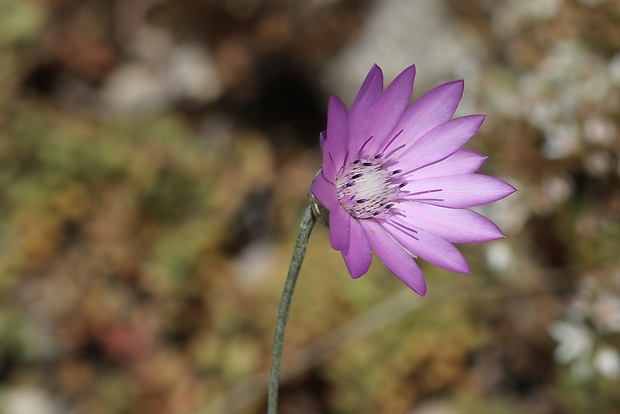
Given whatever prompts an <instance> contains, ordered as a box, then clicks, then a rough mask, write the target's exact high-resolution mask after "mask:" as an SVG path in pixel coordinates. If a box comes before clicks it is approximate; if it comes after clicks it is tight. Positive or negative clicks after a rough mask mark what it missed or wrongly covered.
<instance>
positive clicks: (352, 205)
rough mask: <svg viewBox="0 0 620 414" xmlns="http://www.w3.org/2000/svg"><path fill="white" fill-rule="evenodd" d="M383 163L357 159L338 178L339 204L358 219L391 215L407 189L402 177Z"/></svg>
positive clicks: (343, 169) (344, 168)
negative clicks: (401, 192) (400, 193)
mask: <svg viewBox="0 0 620 414" xmlns="http://www.w3.org/2000/svg"><path fill="white" fill-rule="evenodd" d="M400 172H401V170H393V171H391V170H390V169H388V168H387V167H386V164H385V163H383V162H381V161H380V160H379V161H378V160H376V159H375V160H366V159H357V160H355V161H353V162H352V163H350V164H348V165H345V166H344V167H343V168H342V169H341V170H340V172H339V173H338V176H337V177H336V189H337V193H338V201H339V202H340V205H341V206H342V208H344V209H345V211H346V212H347V213H349V214H350V215H351V216H353V217H354V218H357V219H367V218H372V217H377V216H379V215H380V214H382V213H386V212H389V210H390V209H391V208H392V207H393V206H394V201H396V199H397V198H398V193H399V191H400V189H401V188H402V187H403V186H404V185H405V183H404V182H403V181H401V180H400V179H399V178H400V177H399V176H398V174H399V173H400Z"/></svg>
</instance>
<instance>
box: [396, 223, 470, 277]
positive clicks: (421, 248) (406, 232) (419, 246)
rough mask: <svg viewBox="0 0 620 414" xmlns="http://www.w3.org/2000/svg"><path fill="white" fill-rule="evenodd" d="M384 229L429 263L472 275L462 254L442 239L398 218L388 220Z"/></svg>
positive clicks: (399, 242)
mask: <svg viewBox="0 0 620 414" xmlns="http://www.w3.org/2000/svg"><path fill="white" fill-rule="evenodd" d="M384 228H385V229H386V230H387V232H388V234H389V235H390V236H392V238H393V239H394V240H396V241H397V242H398V244H400V245H401V246H403V247H404V248H405V249H407V250H408V251H409V252H410V253H411V254H414V255H416V256H418V257H421V258H422V259H424V260H426V261H427V262H429V263H432V264H434V265H435V266H439V267H441V268H444V269H447V270H451V271H453V272H458V273H470V271H471V270H470V268H469V264H468V263H467V260H465V258H464V257H463V255H462V254H461V252H459V250H458V249H457V248H456V247H454V246H453V245H452V244H450V243H449V242H447V241H445V240H444V239H442V238H439V237H436V236H433V235H432V234H430V233H428V232H426V231H424V230H422V229H420V228H413V227H412V226H411V225H410V224H408V223H405V222H402V221H401V220H399V219H397V218H392V219H388V220H386V225H385V226H384Z"/></svg>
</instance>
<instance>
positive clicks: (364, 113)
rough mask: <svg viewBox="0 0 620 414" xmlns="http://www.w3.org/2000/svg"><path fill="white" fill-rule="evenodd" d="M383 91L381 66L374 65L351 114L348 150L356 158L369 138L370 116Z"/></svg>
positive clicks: (352, 107) (358, 94)
mask: <svg viewBox="0 0 620 414" xmlns="http://www.w3.org/2000/svg"><path fill="white" fill-rule="evenodd" d="M382 91H383V73H382V72H381V68H379V66H377V65H374V66H373V67H372V69H370V72H368V75H367V76H366V80H364V83H363V84H362V87H361V88H360V90H359V92H358V93H357V96H356V97H355V101H353V105H352V106H351V112H350V114H349V137H348V150H349V153H350V154H352V155H353V156H356V155H357V154H358V152H359V149H360V148H361V146H362V145H363V144H364V142H365V141H366V139H367V138H368V135H367V131H368V124H369V122H370V114H371V112H372V108H373V106H374V104H375V102H376V101H377V98H379V96H380V95H381V92H382Z"/></svg>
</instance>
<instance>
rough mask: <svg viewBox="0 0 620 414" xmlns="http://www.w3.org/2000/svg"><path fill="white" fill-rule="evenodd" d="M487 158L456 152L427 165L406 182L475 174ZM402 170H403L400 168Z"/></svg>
mask: <svg viewBox="0 0 620 414" xmlns="http://www.w3.org/2000/svg"><path fill="white" fill-rule="evenodd" d="M486 159H487V157H485V156H484V155H481V154H478V153H476V152H473V151H468V150H462V149H460V150H457V151H456V152H455V153H454V154H452V155H450V156H449V157H448V158H445V159H443V160H441V161H439V162H436V163H434V164H429V165H426V166H424V168H420V169H419V170H416V171H414V172H412V173H410V174H409V176H408V177H407V179H408V180H411V181H413V180H421V179H424V178H431V177H442V176H446V175H460V174H469V173H475V172H476V171H478V169H480V167H481V166H482V164H484V162H485V161H486ZM402 169H404V168H402Z"/></svg>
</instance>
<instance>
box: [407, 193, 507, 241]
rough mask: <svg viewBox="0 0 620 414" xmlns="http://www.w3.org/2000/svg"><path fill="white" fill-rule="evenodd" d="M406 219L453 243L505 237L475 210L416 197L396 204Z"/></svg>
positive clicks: (415, 226)
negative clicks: (434, 202)
mask: <svg viewBox="0 0 620 414" xmlns="http://www.w3.org/2000/svg"><path fill="white" fill-rule="evenodd" d="M396 209H397V210H398V211H400V212H401V213H402V214H403V215H404V217H403V221H405V222H407V223H410V224H411V226H412V227H414V228H417V229H422V230H425V231H427V232H429V233H431V234H434V235H435V236H437V237H441V238H442V239H444V240H447V241H449V242H451V243H479V242H486V241H490V240H496V239H500V238H502V237H504V235H503V234H502V231H501V230H500V229H499V227H497V225H495V223H493V222H492V221H491V220H489V219H488V218H486V217H484V216H483V215H482V214H479V213H476V212H475V211H472V210H468V209H460V208H447V207H439V206H434V205H430V204H425V203H418V202H414V201H410V202H404V203H400V204H397V206H396Z"/></svg>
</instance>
